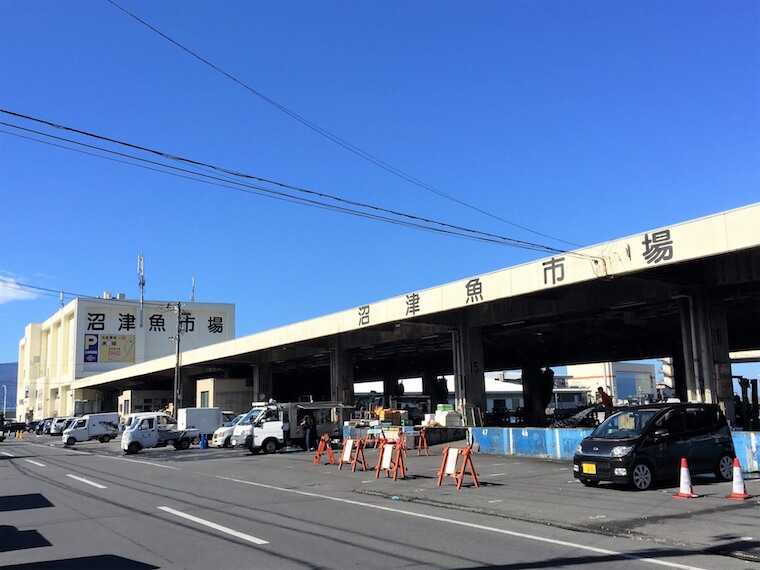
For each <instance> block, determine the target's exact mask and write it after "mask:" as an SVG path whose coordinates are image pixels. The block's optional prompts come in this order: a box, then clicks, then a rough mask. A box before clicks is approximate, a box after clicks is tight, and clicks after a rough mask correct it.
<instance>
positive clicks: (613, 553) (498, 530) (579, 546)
mask: <svg viewBox="0 0 760 570" xmlns="http://www.w3.org/2000/svg"><path fill="white" fill-rule="evenodd" d="M197 474H198V475H205V476H208V477H214V478H215V479H222V480H224V481H232V482H233V483H242V484H243V485H251V486H253V487H260V488H262V489H272V490H274V491H280V492H282V493H292V494H295V495H302V496H304V497H313V498H317V499H324V500H326V501H335V502H336V503H344V504H348V505H354V506H357V507H365V508H369V509H376V510H378V511H386V512H389V513H397V514H400V515H406V516H409V517H415V518H419V519H427V520H431V521H436V522H440V523H444V524H450V525H454V526H463V527H467V528H473V529H476V530H484V531H488V532H494V533H497V534H505V535H508V536H514V537H516V538H524V539H526V540H534V541H536V542H545V543H547V544H556V545H557V546H566V547H569V548H575V549H577V550H585V551H588V552H593V553H595V554H603V555H605V556H617V557H620V558H624V559H626V560H637V561H639V562H647V563H649V564H654V565H657V566H667V567H668V568H681V569H682V570H704V569H703V568H700V567H698V566H688V565H686V564H678V563H677V562H669V561H667V560H660V559H658V558H650V557H648V556H646V557H644V556H637V555H635V554H627V553H625V552H616V551H615V550H607V549H605V548H596V547H594V546H585V545H582V544H577V543H575V542H567V541H565V540H557V539H554V538H547V537H545V536H538V535H535V534H526V533H524V532H516V531H513V530H505V529H502V528H496V527H492V526H485V525H482V524H476V523H470V522H465V521H460V520H456V519H447V518H444V517H437V516H434V515H426V514H424V513H417V512H414V511H405V510H404V509H397V508H394V507H385V506H383V505H373V504H371V503H362V502H361V501H355V500H353V499H342V498H340V497H331V496H329V495H320V494H319V493H312V492H310V491H299V490H297V489H287V488H285V487H277V486H275V485H267V484H266V483H256V482H255V481H244V480H243V479H235V478H234V477H223V476H222V475H208V474H207V473H201V472H197Z"/></svg>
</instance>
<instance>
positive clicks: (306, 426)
mask: <svg viewBox="0 0 760 570" xmlns="http://www.w3.org/2000/svg"><path fill="white" fill-rule="evenodd" d="M301 427H302V428H303V432H304V442H305V449H306V451H314V447H313V443H312V441H313V439H312V435H313V432H314V420H313V419H312V418H311V416H310V415H309V414H305V415H304V417H303V418H301Z"/></svg>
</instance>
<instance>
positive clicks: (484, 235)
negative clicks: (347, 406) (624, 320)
mask: <svg viewBox="0 0 760 570" xmlns="http://www.w3.org/2000/svg"><path fill="white" fill-rule="evenodd" d="M0 113H4V114H7V115H11V116H13V117H16V118H21V119H25V120H29V121H33V122H36V123H39V124H43V125H47V126H49V127H51V128H55V129H58V130H64V131H67V132H71V133H75V134H77V135H80V136H85V137H89V138H94V139H96V140H100V141H105V142H108V143H110V144H114V145H119V146H124V147H127V148H130V149H133V150H138V151H140V152H145V153H148V154H152V155H154V156H157V157H160V158H162V159H169V160H173V161H177V162H180V163H183V164H187V165H190V166H192V167H194V168H203V169H210V170H213V171H215V172H219V173H224V174H228V175H230V176H234V177H239V178H244V179H249V180H255V181H257V182H262V183H265V184H271V185H274V186H277V187H279V188H283V189H286V190H289V191H293V192H297V193H301V194H306V195H310V196H312V197H316V198H319V199H327V200H332V201H334V202H337V203H339V204H346V205H347V206H348V207H346V206H342V205H340V206H339V205H335V204H327V203H325V202H323V201H319V200H316V199H314V198H312V199H307V198H304V197H302V196H296V195H293V194H290V193H287V192H282V191H278V190H274V189H271V188H265V187H262V186H257V185H252V184H247V183H242V182H238V181H233V180H229V179H225V178H220V177H218V176H211V175H208V174H203V173H198V172H195V171H189V170H187V169H185V168H179V167H176V166H172V165H168V164H164V163H159V162H156V161H153V160H148V159H145V158H141V157H138V156H134V155H130V154H125V153H121V152H117V151H113V150H109V149H105V148H103V147H98V146H95V145H91V144H87V143H83V142H81V141H76V140H73V139H68V138H64V137H59V136H56V135H51V134H49V133H44V132H42V131H37V130H33V129H28V128H26V127H21V126H18V125H14V124H11V123H6V122H0V125H4V126H7V127H10V128H14V129H17V130H21V131H25V132H28V133H33V134H35V135H39V136H43V137H47V138H51V139H55V140H59V141H63V142H66V143H69V144H74V145H78V146H82V147H85V148H89V149H93V150H98V151H99V152H105V153H109V154H113V155H116V156H120V157H122V158H129V159H130V160H137V161H140V162H144V163H147V164H150V165H153V166H159V167H160V168H158V169H157V168H153V167H146V166H143V165H136V164H133V163H130V162H125V163H126V164H129V165H131V166H137V167H141V168H147V169H149V170H156V171H158V172H163V173H165V174H172V175H176V176H180V177H182V178H189V179H191V180H195V181H198V182H204V183H209V184H212V185H215V186H221V187H225V188H230V187H229V186H228V185H227V184H233V185H234V186H235V187H234V188H231V189H234V190H237V191H243V192H248V193H252V194H257V195H262V194H261V193H262V192H264V193H266V194H269V195H272V197H277V198H278V199H284V200H286V201H292V202H299V203H303V204H306V205H311V206H315V207H320V208H326V209H331V210H334V211H339V212H341V213H346V214H351V215H356V216H361V217H367V218H371V219H375V220H379V221H385V222H388V223H394V224H399V225H406V226H409V227H416V228H418V229H423V230H426V231H433V232H437V233H443V234H448V235H454V236H457V237H464V238H467V239H475V240H480V241H486V242H489V243H498V244H501V245H510V246H513V247H519V248H522V249H530V250H534V251H542V252H547V253H552V254H555V253H562V254H568V255H573V253H571V252H567V251H564V250H560V249H556V248H552V247H549V246H545V245H542V244H536V243H531V242H526V241H523V240H517V239H514V238H509V237H506V236H500V235H497V234H492V233H488V232H481V231H479V230H473V229H470V228H465V227H463V226H457V225H454V224H448V223H445V222H440V221H436V220H432V219H429V218H423V217H420V216H415V215H412V214H406V213H403V212H399V211H395V210H390V209H387V208H382V207H379V206H374V205H371V204H365V203H362V202H357V201H352V200H346V199H343V198H340V197H338V196H334V195H331V194H326V193H323V192H316V191H313V190H308V189H304V188H300V187H297V186H292V185H289V184H284V183H282V182H277V181H274V180H269V179H266V178H261V177H258V176H254V175H250V174H246V173H242V172H237V171H233V170H229V169H226V168H222V167H218V166H216V165H212V164H207V163H203V162H199V161H196V160H192V159H188V158H184V157H179V156H175V155H171V154H169V153H165V152H162V151H158V150H154V149H150V148H147V147H143V146H139V145H135V144H132V143H127V142H124V141H120V140H117V139H113V138H110V137H106V136H103V135H98V134H94V133H90V132H87V131H83V130H80V129H75V128H72V127H68V126H64V125H60V124H57V123H53V122H51V121H47V120H43V119H39V118H35V117H31V116H29V115H23V114H20V113H16V112H13V111H9V110H6V109H0ZM6 134H12V135H16V136H22V135H17V134H16V133H7V132H6ZM22 138H28V139H30V140H34V141H35V142H43V143H45V144H53V143H46V142H45V141H39V140H37V139H34V138H30V137H22ZM53 146H59V147H61V148H64V149H67V150H73V151H76V152H82V153H84V154H89V155H92V156H96V157H99V158H106V159H109V160H116V159H112V158H109V157H103V156H101V155H98V154H94V153H90V152H86V151H81V150H78V149H71V148H69V147H66V146H62V145H53ZM116 161H117V162H124V161H122V160H116ZM162 168H163V169H171V170H174V171H178V172H181V173H183V174H175V173H172V172H166V171H164V170H161V169H162ZM197 176H200V177H202V178H204V179H206V180H199V179H197V178H195V177H197ZM220 182H224V184H220ZM246 189H251V190H254V191H249V190H246ZM353 207H358V208H364V209H368V210H372V211H370V212H362V211H358V210H355V209H353ZM375 212H381V214H377V213H375ZM385 214H388V215H390V216H396V217H401V218H405V219H402V220H399V219H396V218H390V217H388V216H387V215H385ZM425 224H432V226H431V225H425ZM433 226H437V227H433ZM577 255H579V256H581V257H588V256H585V255H582V254H577Z"/></svg>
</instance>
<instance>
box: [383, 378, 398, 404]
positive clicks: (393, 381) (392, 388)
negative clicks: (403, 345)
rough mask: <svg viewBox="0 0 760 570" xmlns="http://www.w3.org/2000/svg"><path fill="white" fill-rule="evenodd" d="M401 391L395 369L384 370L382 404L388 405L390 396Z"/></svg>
mask: <svg viewBox="0 0 760 570" xmlns="http://www.w3.org/2000/svg"><path fill="white" fill-rule="evenodd" d="M400 393H401V391H400V389H399V382H398V372H396V370H395V369H394V370H386V371H385V374H383V406H385V407H386V408H387V407H389V406H390V405H391V404H390V397H391V396H397V395H399V394H400Z"/></svg>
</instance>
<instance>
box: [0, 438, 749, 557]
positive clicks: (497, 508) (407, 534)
mask: <svg viewBox="0 0 760 570" xmlns="http://www.w3.org/2000/svg"><path fill="white" fill-rule="evenodd" d="M440 451H441V449H440V448H435V449H432V450H431V452H432V454H433V455H431V456H430V457H425V456H422V457H419V456H417V455H416V453H413V452H410V454H409V455H408V456H407V459H406V465H407V477H406V478H405V479H404V480H398V481H393V480H392V479H390V478H388V477H386V475H385V474H383V473H381V474H380V477H378V478H376V477H375V472H374V470H372V469H373V468H374V465H375V462H376V459H377V451H375V450H367V453H366V458H367V462H368V464H369V466H370V470H368V471H361V470H357V472H351V470H350V468H348V467H345V466H344V468H343V469H342V470H338V468H337V466H335V465H329V464H326V463H325V461H324V459H325V458H323V461H321V462H320V463H319V464H318V465H312V459H313V454H306V453H278V454H275V455H256V456H254V455H251V454H249V453H248V452H246V451H245V450H240V449H237V450H234V449H233V450H226V449H225V450H221V449H207V450H201V449H198V448H197V447H194V448H192V449H190V450H188V451H184V452H182V451H175V450H173V449H171V448H170V449H154V450H144V451H143V452H141V453H140V454H138V455H135V456H125V455H124V454H123V453H122V452H121V451H120V449H119V448H118V443H116V442H113V443H110V444H98V443H95V442H92V443H87V444H78V445H77V446H75V447H74V448H64V447H63V446H62V445H61V444H60V443H59V440H58V439H57V438H55V439H54V438H50V437H48V436H27V437H26V438H25V439H23V440H6V441H5V442H4V443H3V444H0V475H1V476H2V479H1V480H2V482H3V492H2V493H0V511H1V512H2V523H0V566H2V567H4V568H27V569H32V568H34V569H37V568H63V569H66V568H78V569H79V568H96V567H97V568H107V569H109V570H110V569H115V568H125V569H143V568H191V569H195V568H198V569H206V568H208V569H226V568H235V569H244V568H257V569H258V568H264V569H267V568H276V569H278V570H286V569H290V568H293V569H303V568H383V569H386V568H399V567H400V568H459V569H468V568H485V567H491V568H503V569H519V568H573V567H581V566H587V565H597V566H598V567H600V568H657V567H662V566H667V567H675V568H704V569H713V568H719V567H720V568H722V569H725V570H730V569H733V568H760V562H758V561H760V558H758V559H753V558H752V556H751V555H752V550H753V548H756V547H757V546H758V542H757V539H758V535H760V505H758V503H757V501H754V500H752V501H745V502H743V503H742V504H728V503H726V502H725V501H723V500H722V499H724V497H723V496H722V493H723V492H724V490H725V489H726V487H723V486H720V485H725V484H710V483H709V482H708V483H706V484H705V488H707V489H708V491H709V493H703V498H704V499H705V500H706V501H707V502H706V503H700V502H697V501H698V500H697V499H694V500H693V501H692V500H689V501H679V500H676V499H672V498H671V497H670V493H671V491H673V489H671V488H667V489H662V488H661V489H658V490H656V491H652V492H647V493H634V492H629V491H625V490H622V489H616V488H611V487H600V488H597V489H586V488H585V487H582V486H581V485H580V484H577V483H575V482H574V481H573V479H572V472H571V471H570V468H569V464H567V463H556V462H550V461H539V460H526V459H525V458H512V457H497V456H484V455H476V456H475V459H474V463H475V466H476V468H477V471H478V472H479V474H480V476H479V480H480V486H479V487H477V488H476V487H474V485H472V481H471V480H469V481H466V483H465V485H464V487H463V488H462V489H461V490H457V489H456V487H455V485H454V484H453V482H452V481H447V480H444V482H443V483H442V485H441V486H440V487H439V486H438V485H437V481H436V472H437V470H438V468H439V467H440V463H441V455H440ZM336 455H337V453H336ZM336 459H337V457H336ZM752 484H755V482H752ZM700 488H701V487H700V486H697V492H698V493H700V491H699V489H700ZM758 490H760V489H758ZM728 492H730V487H728ZM719 499H721V500H720V501H719ZM730 503H736V502H734V501H730ZM642 514H644V515H645V516H642ZM714 517H717V518H714ZM689 521H694V528H693V529H692V530H691V532H690V533H685V534H684V535H683V536H682V531H683V528H686V525H688V524H689ZM700 529H706V530H700Z"/></svg>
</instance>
